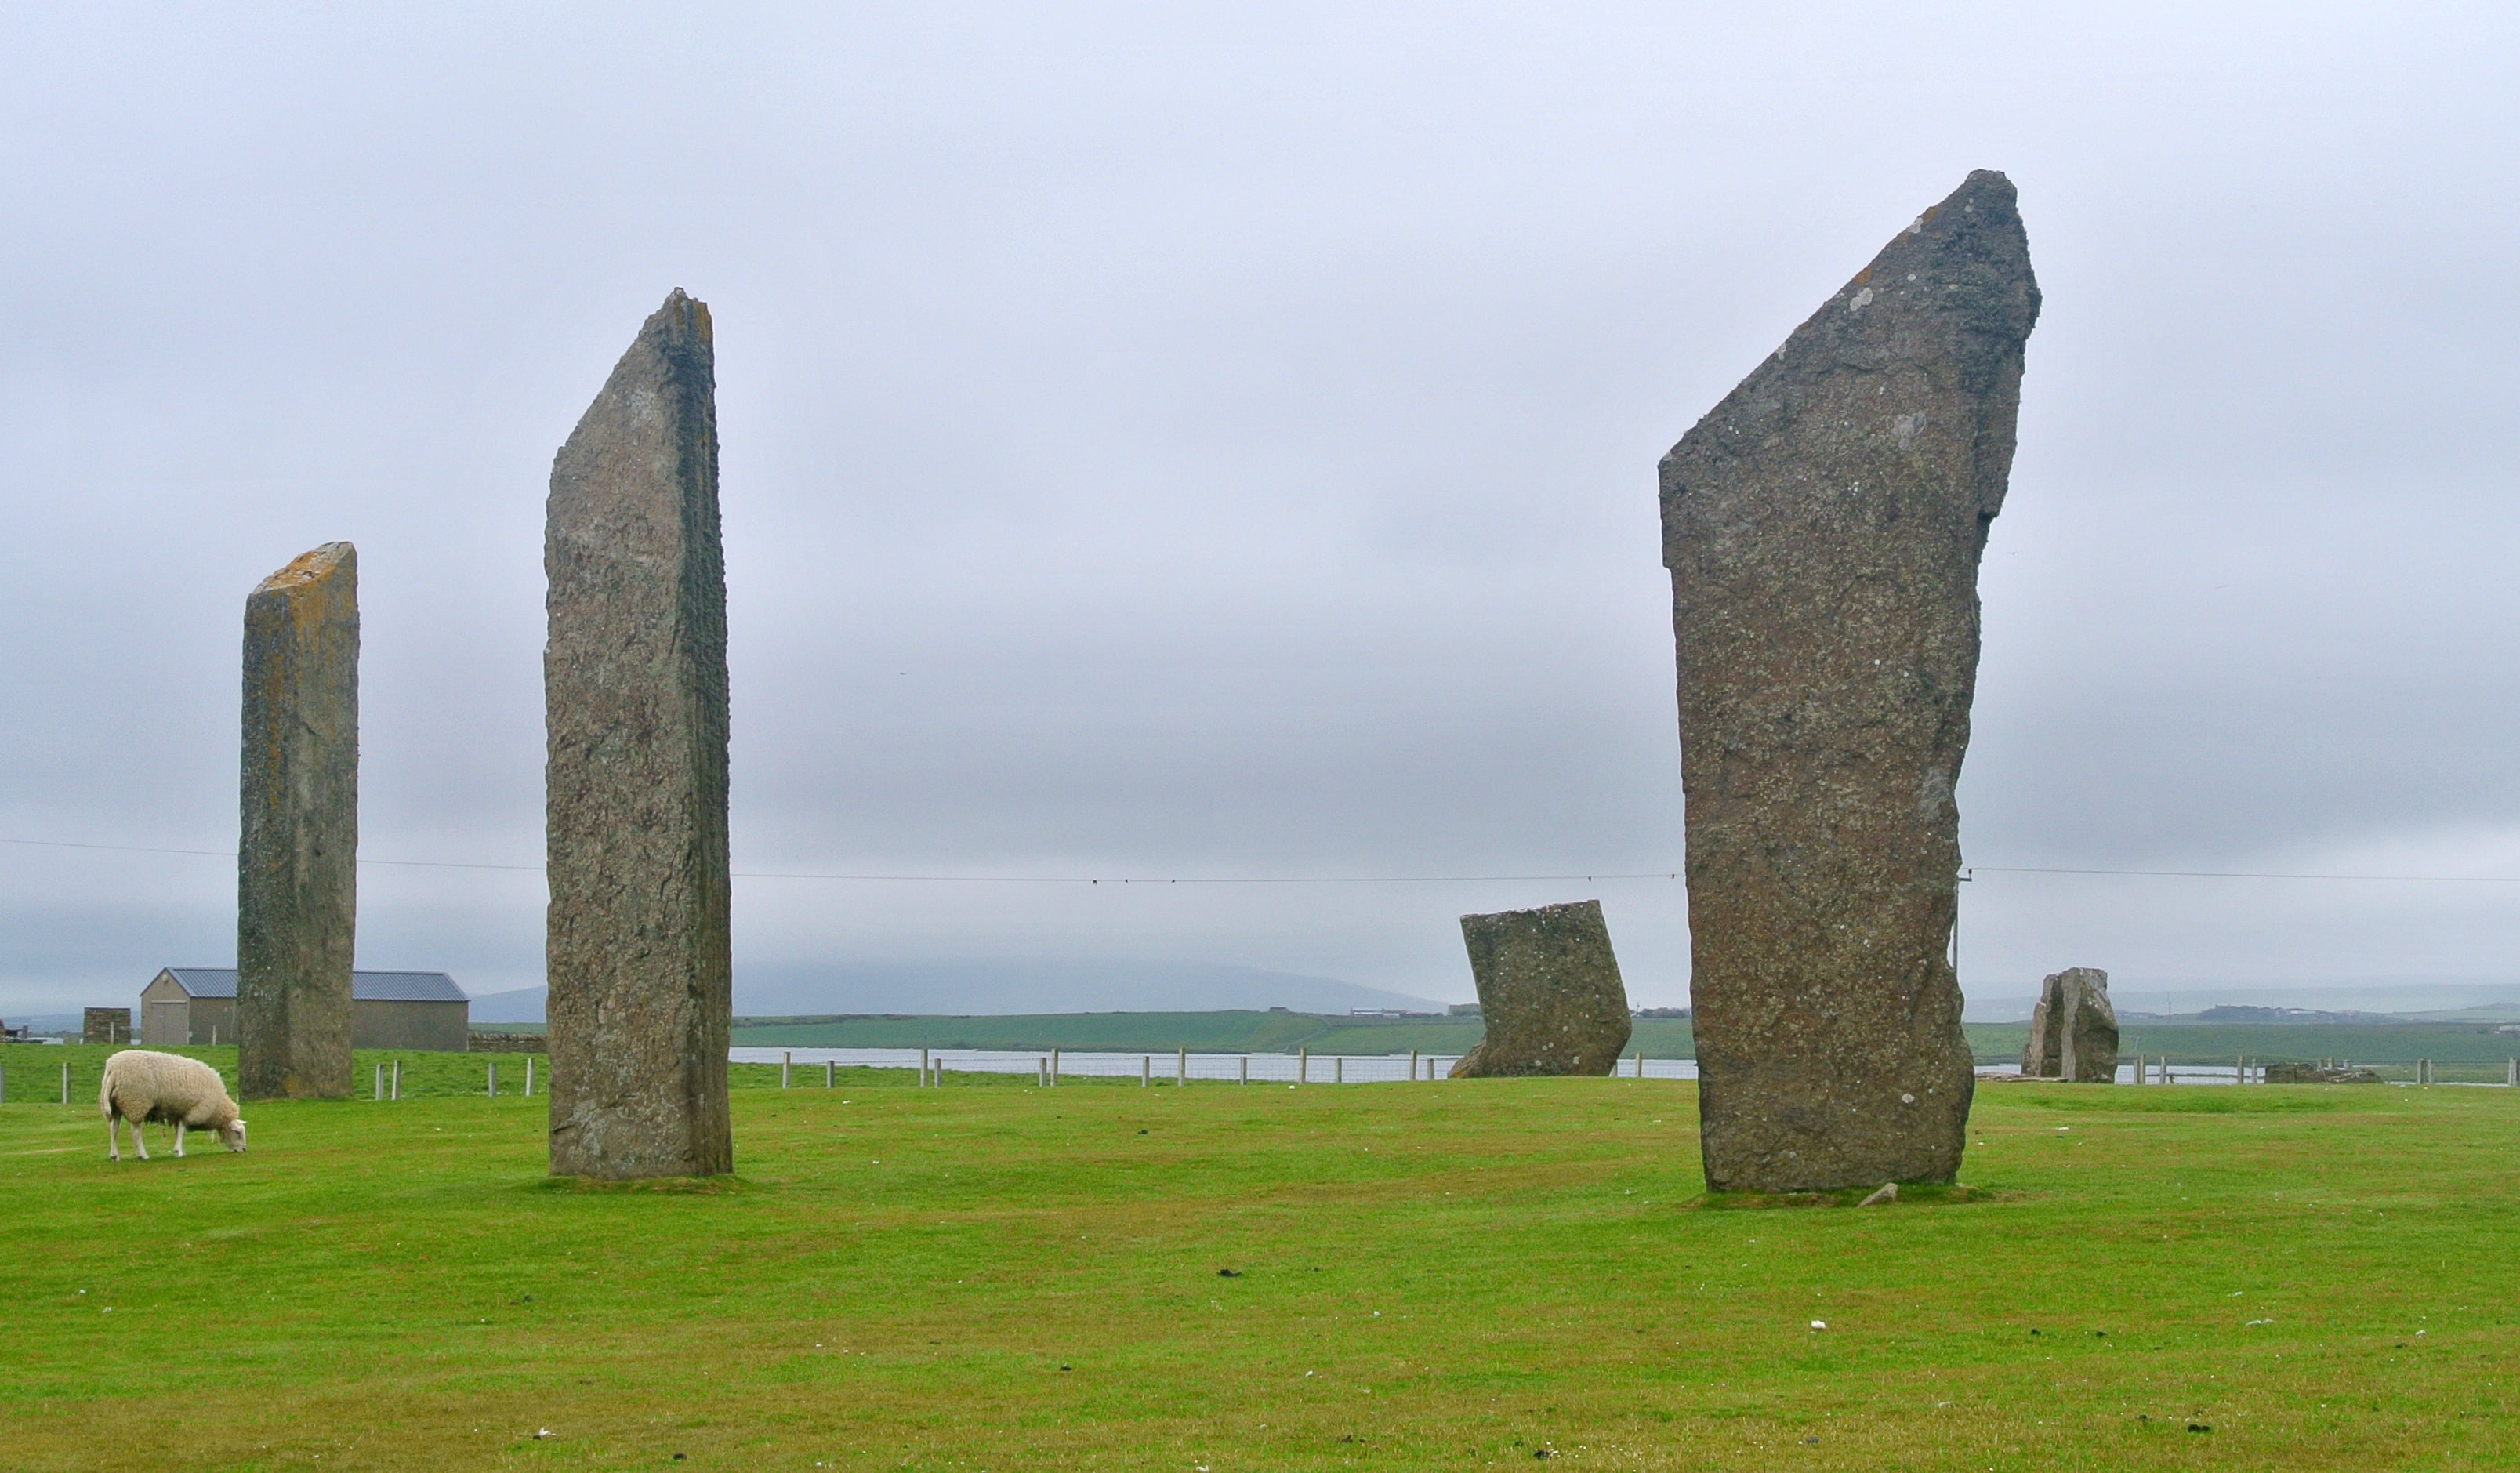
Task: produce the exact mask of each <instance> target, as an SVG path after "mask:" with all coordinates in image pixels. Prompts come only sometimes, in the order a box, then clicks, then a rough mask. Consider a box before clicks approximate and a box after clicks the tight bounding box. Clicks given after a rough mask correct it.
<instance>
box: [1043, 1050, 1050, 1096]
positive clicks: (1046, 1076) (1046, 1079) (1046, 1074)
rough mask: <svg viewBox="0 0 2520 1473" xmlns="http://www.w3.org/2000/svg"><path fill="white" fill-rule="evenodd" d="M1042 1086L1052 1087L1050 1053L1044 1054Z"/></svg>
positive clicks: (1045, 1087)
mask: <svg viewBox="0 0 2520 1473" xmlns="http://www.w3.org/2000/svg"><path fill="white" fill-rule="evenodd" d="M1041 1087H1042V1088H1043V1089H1045V1090H1047V1089H1049V1088H1050V1056H1049V1055H1048V1054H1044V1055H1042V1060H1041Z"/></svg>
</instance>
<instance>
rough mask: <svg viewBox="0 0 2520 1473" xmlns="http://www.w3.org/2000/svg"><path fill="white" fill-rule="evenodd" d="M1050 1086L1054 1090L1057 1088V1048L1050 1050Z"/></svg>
mask: <svg viewBox="0 0 2520 1473" xmlns="http://www.w3.org/2000/svg"><path fill="white" fill-rule="evenodd" d="M1050 1087H1051V1088H1052V1089H1054V1090H1056V1089H1057V1088H1058V1050H1057V1049H1052V1050H1050Z"/></svg>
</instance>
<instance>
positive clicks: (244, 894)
mask: <svg viewBox="0 0 2520 1473" xmlns="http://www.w3.org/2000/svg"><path fill="white" fill-rule="evenodd" d="M240 787H241V789H242V799H243V802H242V810H243V822H242V825H241V827H240V830H239V833H238V841H237V1003H236V1007H237V1040H236V1042H237V1080H238V1084H237V1088H238V1090H239V1092H240V1095H241V1097H242V1098H244V1099H311V1098H345V1097H347V1096H348V1094H349V1093H350V959H351V953H352V949H353V941H354V939H355V932H356V926H357V922H358V914H359V874H358V851H359V555H358V552H357V550H356V549H354V548H352V547H351V546H350V545H349V544H348V543H346V542H328V543H326V544H324V545H323V546H322V547H319V548H316V549H315V550H313V551H312V552H308V553H304V554H301V555H300V556H299V557H298V558H296V559H295V560H294V561H293V562H291V563H290V564H289V565H288V566H287V567H284V568H282V569H281V570H280V571H278V572H276V573H274V574H272V575H271V576H270V577H268V578H265V579H263V580H262V582H261V584H260V585H259V586H257V587H256V588H255V589H254V591H253V593H252V594H251V596H249V597H248V599H247V600H246V604H245V754H244V761H243V763H242V781H241V783H240Z"/></svg>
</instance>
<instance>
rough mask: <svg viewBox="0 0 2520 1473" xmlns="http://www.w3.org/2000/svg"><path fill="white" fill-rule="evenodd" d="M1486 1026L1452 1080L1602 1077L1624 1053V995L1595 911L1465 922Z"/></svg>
mask: <svg viewBox="0 0 2520 1473" xmlns="http://www.w3.org/2000/svg"><path fill="white" fill-rule="evenodd" d="M1462 940H1463V942H1464V943H1465V944H1467V945H1468V947H1469V949H1470V977H1471V979H1472V980H1473V981H1475V982H1476V983H1477V984H1478V989H1479V1019H1480V1021H1481V1022H1482V1023H1483V1024H1485V1025H1486V1032H1485V1033H1484V1034H1482V1035H1481V1036H1480V1039H1479V1041H1478V1043H1477V1044H1475V1045H1473V1046H1472V1047H1471V1049H1470V1051H1469V1052H1467V1053H1464V1054H1463V1055H1462V1057H1461V1060H1460V1061H1459V1062H1457V1063H1455V1064H1454V1065H1453V1068H1452V1073H1451V1076H1450V1077H1451V1078H1454V1079H1476V1078H1480V1077H1482V1076H1488V1075H1521V1074H1607V1073H1609V1072H1610V1070H1611V1069H1612V1068H1613V1067H1615V1066H1616V1065H1617V1064H1618V1062H1619V1050H1620V1049H1625V1048H1626V1047H1627V1046H1628V1034H1629V1032H1630V1030H1631V1029H1632V1028H1633V1027H1634V1025H1633V1024H1632V1023H1631V1022H1630V1021H1629V1013H1628V990H1627V988H1626V986H1625V985H1624V984H1622V983H1621V982H1620V981H1619V959H1618V958H1616V957H1614V956H1612V955H1611V954H1610V928H1609V926H1608V925H1607V924H1606V923H1604V922H1603V921H1602V919H1601V903H1600V902H1599V901H1598V900H1581V901H1577V902H1576V903H1574V904H1573V905H1565V906H1542V907H1541V908H1540V909H1538V910H1536V911H1502V912H1499V913H1497V914H1495V915H1464V916H1463V917H1462Z"/></svg>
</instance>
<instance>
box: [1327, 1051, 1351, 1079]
mask: <svg viewBox="0 0 2520 1473" xmlns="http://www.w3.org/2000/svg"><path fill="white" fill-rule="evenodd" d="M1330 1083H1331V1084H1334V1085H1343V1084H1346V1083H1347V1055H1346V1054H1344V1053H1333V1054H1331V1055H1330Z"/></svg>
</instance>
